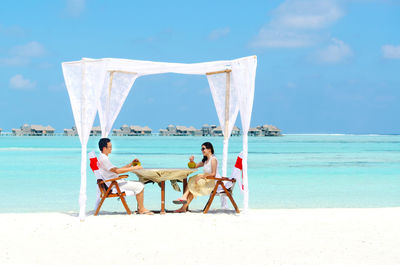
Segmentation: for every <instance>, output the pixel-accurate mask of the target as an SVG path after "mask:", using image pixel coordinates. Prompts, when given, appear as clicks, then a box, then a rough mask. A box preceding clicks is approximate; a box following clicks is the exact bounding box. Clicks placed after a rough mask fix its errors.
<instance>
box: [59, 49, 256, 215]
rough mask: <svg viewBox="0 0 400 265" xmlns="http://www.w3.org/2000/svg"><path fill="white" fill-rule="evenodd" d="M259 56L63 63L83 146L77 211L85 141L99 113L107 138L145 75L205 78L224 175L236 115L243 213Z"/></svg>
mask: <svg viewBox="0 0 400 265" xmlns="http://www.w3.org/2000/svg"><path fill="white" fill-rule="evenodd" d="M256 68H257V57H256V56H250V57H244V58H239V59H235V60H231V61H215V62H206V63H195V64H182V63H164V62H151V61H138V60H127V59H113V58H104V59H88V58H83V59H82V60H80V61H74V62H64V63H62V69H63V74H64V79H65V83H66V87H67V90H68V94H69V97H70V102H71V107H72V112H73V116H74V119H75V124H76V128H77V131H78V134H79V139H80V141H81V145H82V159H81V188H80V198H79V204H80V212H79V217H80V219H81V220H84V219H85V211H86V165H87V161H86V160H87V159H86V158H87V156H86V149H87V141H88V138H89V135H90V130H91V128H92V126H93V122H94V119H95V116H96V111H98V112H99V118H100V126H101V130H102V136H103V137H107V136H108V135H109V133H110V132H111V129H112V126H113V124H114V122H115V120H116V118H117V116H118V114H119V112H120V110H121V108H122V105H123V104H124V102H125V99H126V97H127V96H128V94H129V92H130V90H131V87H132V86H133V84H134V82H135V80H136V79H137V78H138V77H140V76H144V75H150V74H161V73H179V74H196V75H206V76H207V79H208V82H209V85H210V90H211V93H212V97H213V101H214V105H215V108H216V112H217V115H218V120H219V122H220V125H221V129H222V132H223V135H224V148H223V169H222V173H223V175H224V176H226V174H227V158H228V141H229V137H230V134H231V132H232V129H233V126H234V124H235V121H236V118H237V115H238V112H240V117H241V122H242V127H243V179H244V181H243V184H244V186H245V193H244V205H243V208H244V211H246V210H247V208H248V182H247V178H248V176H247V153H248V151H247V150H248V147H247V132H248V130H249V127H250V119H251V112H252V108H253V99H254V87H255V75H256Z"/></svg>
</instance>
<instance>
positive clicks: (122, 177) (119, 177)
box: [103, 175, 128, 183]
mask: <svg viewBox="0 0 400 265" xmlns="http://www.w3.org/2000/svg"><path fill="white" fill-rule="evenodd" d="M127 177H128V175H121V176H118V177H117V178H113V179H107V180H104V181H103V182H104V183H105V182H110V181H116V180H119V179H125V178H127Z"/></svg>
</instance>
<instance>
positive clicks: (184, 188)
mask: <svg viewBox="0 0 400 265" xmlns="http://www.w3.org/2000/svg"><path fill="white" fill-rule="evenodd" d="M186 189H187V178H185V179H184V180H183V193H185V192H186Z"/></svg>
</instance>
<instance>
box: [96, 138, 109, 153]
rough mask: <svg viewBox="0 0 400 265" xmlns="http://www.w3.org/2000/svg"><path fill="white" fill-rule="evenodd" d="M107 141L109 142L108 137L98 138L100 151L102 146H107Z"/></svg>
mask: <svg viewBox="0 0 400 265" xmlns="http://www.w3.org/2000/svg"><path fill="white" fill-rule="evenodd" d="M109 142H111V140H110V139H108V138H101V139H100V141H99V149H100V152H103V148H104V147H107V144H108V143H109Z"/></svg>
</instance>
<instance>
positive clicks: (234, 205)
mask: <svg viewBox="0 0 400 265" xmlns="http://www.w3.org/2000/svg"><path fill="white" fill-rule="evenodd" d="M221 186H222V188H223V189H224V191H225V194H226V196H228V198H229V200H230V201H231V203H232V205H233V207H234V208H235V211H236V213H240V211H239V208H238V206H237V205H236V202H235V200H234V199H233V197H232V195H231V193H230V192H229V191H228V190H227V189H226V187H225V185H224V183H221Z"/></svg>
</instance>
